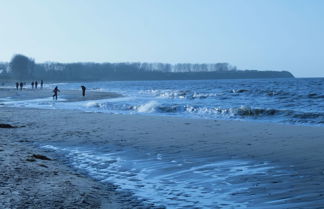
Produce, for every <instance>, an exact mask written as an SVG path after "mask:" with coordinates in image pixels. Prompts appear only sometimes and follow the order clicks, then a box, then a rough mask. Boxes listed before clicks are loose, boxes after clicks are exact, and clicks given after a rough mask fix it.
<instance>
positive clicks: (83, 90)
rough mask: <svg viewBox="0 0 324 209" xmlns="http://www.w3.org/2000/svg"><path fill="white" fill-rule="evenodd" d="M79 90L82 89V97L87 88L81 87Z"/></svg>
mask: <svg viewBox="0 0 324 209" xmlns="http://www.w3.org/2000/svg"><path fill="white" fill-rule="evenodd" d="M81 89H82V96H85V91H86V89H87V88H86V87H85V86H81Z"/></svg>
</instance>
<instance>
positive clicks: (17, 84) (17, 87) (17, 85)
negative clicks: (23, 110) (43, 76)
mask: <svg viewBox="0 0 324 209" xmlns="http://www.w3.org/2000/svg"><path fill="white" fill-rule="evenodd" d="M16 89H17V90H18V89H19V83H18V82H16Z"/></svg>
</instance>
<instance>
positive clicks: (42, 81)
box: [41, 80, 44, 89]
mask: <svg viewBox="0 0 324 209" xmlns="http://www.w3.org/2000/svg"><path fill="white" fill-rule="evenodd" d="M43 84H44V82H43V80H41V89H42V88H43Z"/></svg>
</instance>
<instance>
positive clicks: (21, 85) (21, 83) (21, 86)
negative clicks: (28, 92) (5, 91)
mask: <svg viewBox="0 0 324 209" xmlns="http://www.w3.org/2000/svg"><path fill="white" fill-rule="evenodd" d="M19 86H20V91H21V90H22V88H23V86H24V84H23V82H20V84H19Z"/></svg>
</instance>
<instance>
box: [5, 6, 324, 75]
mask: <svg viewBox="0 0 324 209" xmlns="http://www.w3.org/2000/svg"><path fill="white" fill-rule="evenodd" d="M0 5H1V6H0V27H1V30H0V61H4V62H8V61H10V59H11V58H12V56H13V55H14V54H24V55H26V56H28V57H32V58H34V59H35V61H36V62H38V63H40V62H46V61H56V62H65V63H66V62H163V63H172V64H173V63H217V62H228V63H230V64H231V65H234V66H236V67H237V68H238V69H242V70H244V69H257V70H287V71H290V72H291V73H293V74H294V75H295V76H296V77H324V53H323V52H324V21H323V20H324V1H322V0H312V1H309V0H28V1H27V0H10V1H9V0H0Z"/></svg>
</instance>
